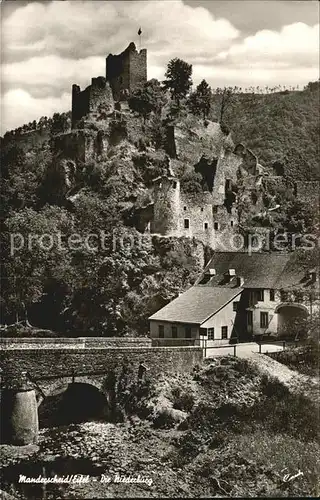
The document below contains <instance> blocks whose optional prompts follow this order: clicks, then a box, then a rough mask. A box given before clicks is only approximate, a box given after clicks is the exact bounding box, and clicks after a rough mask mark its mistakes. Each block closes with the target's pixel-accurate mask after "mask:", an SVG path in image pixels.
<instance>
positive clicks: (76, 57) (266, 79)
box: [1, 0, 319, 134]
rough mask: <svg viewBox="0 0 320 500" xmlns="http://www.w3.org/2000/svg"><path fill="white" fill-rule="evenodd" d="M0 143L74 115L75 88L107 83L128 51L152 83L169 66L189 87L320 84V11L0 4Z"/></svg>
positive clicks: (208, 0)
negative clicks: (179, 66)
mask: <svg viewBox="0 0 320 500" xmlns="http://www.w3.org/2000/svg"><path fill="white" fill-rule="evenodd" d="M1 25H2V36H1V38H2V40H1V42H2V43H1V47H2V49H1V56H2V67H1V83H2V85H1V101H2V106H1V108H2V109H1V111H2V114H1V116H2V117H1V125H2V127H1V133H2V134H3V133H4V132H5V131H6V130H11V129H13V128H16V127H18V126H20V125H22V124H24V123H27V122H29V121H32V120H34V119H38V118H40V117H41V116H44V115H46V116H51V115H52V114H53V113H54V112H63V111H68V110H69V109H70V108H71V85H72V84H73V83H77V84H78V85H80V86H81V88H85V87H86V86H87V85H89V84H90V82H91V78H92V77H95V76H99V75H104V74H105V58H106V56H107V55H108V54H109V53H114V54H116V53H120V52H122V51H123V50H124V49H125V48H126V47H127V46H128V44H129V43H130V42H131V41H134V42H135V43H136V45H137V46H138V48H139V37H138V34H137V31H138V29H139V27H140V26H141V29H142V36H141V43H142V47H143V48H147V50H148V78H149V79H150V78H158V79H160V80H162V79H163V77H164V72H165V69H166V65H167V63H168V62H169V60H170V59H172V58H174V57H179V58H182V59H184V60H186V61H187V62H188V63H191V64H192V65H193V82H194V85H197V84H198V83H199V82H200V81H201V80H202V79H203V78H205V79H206V80H207V82H208V83H209V84H210V85H211V86H212V87H213V88H215V87H221V86H229V85H231V86H238V87H242V88H246V87H249V86H251V85H253V86H258V85H259V86H260V87H263V86H265V85H268V86H275V85H279V84H281V85H286V86H289V87H290V86H295V87H296V86H297V85H299V87H300V88H302V87H303V86H304V85H305V84H307V83H308V82H309V81H314V80H317V79H318V78H319V3H318V2H317V1H313V0H302V1H291V0H285V1H281V0H280V1H279V0H277V1H273V0H250V1H249V0H223V1H222V0H159V1H158V0H138V1H136V0H131V1H119V0H118V1H113V0H108V1H103V0H100V1H99V0H86V1H78V0H69V1H68V0H65V1H62V0H54V1H38V2H32V1H20V0H3V1H2V3H1Z"/></svg>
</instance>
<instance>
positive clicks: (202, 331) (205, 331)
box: [200, 328, 208, 337]
mask: <svg viewBox="0 0 320 500" xmlns="http://www.w3.org/2000/svg"><path fill="white" fill-rule="evenodd" d="M200 335H201V336H202V337H207V335H208V330H207V329H206V328H200Z"/></svg>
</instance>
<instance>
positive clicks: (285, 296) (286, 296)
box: [280, 290, 289, 302]
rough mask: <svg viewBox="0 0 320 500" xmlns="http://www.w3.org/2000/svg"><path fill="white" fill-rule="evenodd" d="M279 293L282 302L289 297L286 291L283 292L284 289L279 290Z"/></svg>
mask: <svg viewBox="0 0 320 500" xmlns="http://www.w3.org/2000/svg"><path fill="white" fill-rule="evenodd" d="M280 295H281V300H282V301H283V302H286V301H287V300H288V297H289V294H288V292H285V291H284V290H281V294H280Z"/></svg>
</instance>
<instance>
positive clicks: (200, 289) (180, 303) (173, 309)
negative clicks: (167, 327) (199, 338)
mask: <svg viewBox="0 0 320 500" xmlns="http://www.w3.org/2000/svg"><path fill="white" fill-rule="evenodd" d="M241 291H242V288H222V287H218V288H214V287H204V286H193V287H192V288H189V290H187V291H186V292H184V293H183V294H182V295H180V296H179V297H177V298H176V299H174V300H173V301H172V302H170V303H169V304H167V305H166V306H165V307H163V308H162V309H160V310H159V311H157V312H156V313H155V314H153V315H152V316H150V318H149V319H150V320H158V321H176V322H182V323H195V324H201V323H203V322H204V321H205V320H206V319H208V318H210V316H212V315H213V314H215V313H216V312H217V311H218V310H219V309H221V308H222V307H223V306H224V305H225V304H227V303H228V302H230V300H232V299H233V298H234V297H236V296H237V295H238V294H239V293H240V292H241Z"/></svg>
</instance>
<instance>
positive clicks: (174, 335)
mask: <svg viewBox="0 0 320 500" xmlns="http://www.w3.org/2000/svg"><path fill="white" fill-rule="evenodd" d="M171 335H172V338H173V339H176V338H177V337H178V328H177V327H176V326H172V327H171Z"/></svg>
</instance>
